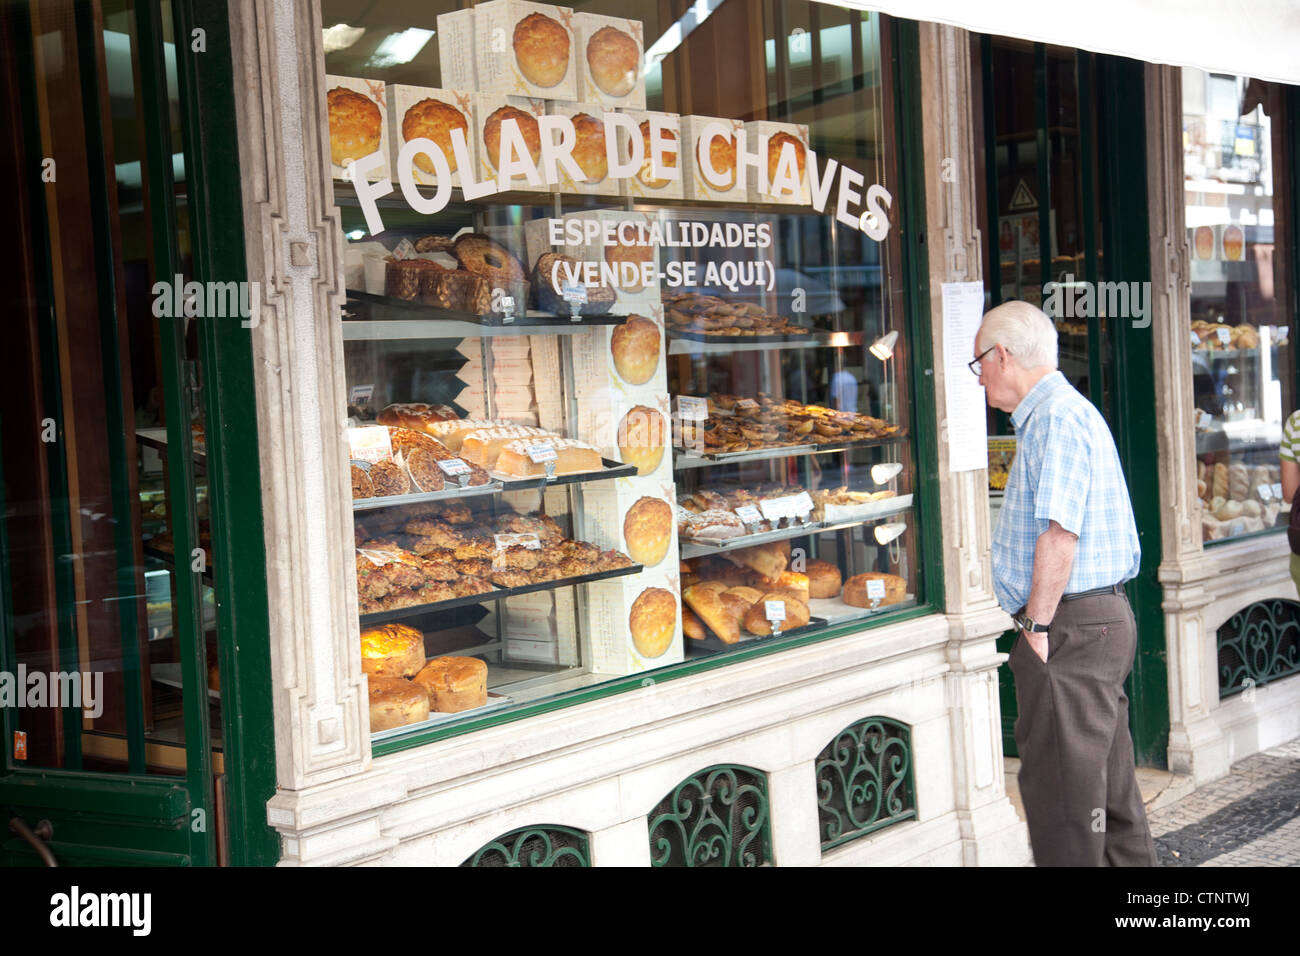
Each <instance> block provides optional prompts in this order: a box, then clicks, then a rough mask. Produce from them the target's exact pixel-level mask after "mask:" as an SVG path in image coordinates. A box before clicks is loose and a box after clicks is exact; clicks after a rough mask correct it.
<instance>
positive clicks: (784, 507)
mask: <svg viewBox="0 0 1300 956" xmlns="http://www.w3.org/2000/svg"><path fill="white" fill-rule="evenodd" d="M790 501H791V499H790V496H786V497H784V498H764V499H763V500H762V501H760V502H759V503H758V507H759V510H760V511H762V512H763V517H764V518H766V519H767V520H768V521H780V520H781V519H782V518H788V517H790V515H792V514H793V513H794V512H793V511H791V510H790Z"/></svg>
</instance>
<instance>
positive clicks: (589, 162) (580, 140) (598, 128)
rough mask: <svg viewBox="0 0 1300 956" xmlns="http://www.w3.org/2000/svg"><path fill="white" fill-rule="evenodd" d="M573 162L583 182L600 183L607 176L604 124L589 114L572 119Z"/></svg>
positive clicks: (607, 158) (577, 115) (575, 116)
mask: <svg viewBox="0 0 1300 956" xmlns="http://www.w3.org/2000/svg"><path fill="white" fill-rule="evenodd" d="M573 130H574V134H575V136H574V141H573V161H574V162H576V163H577V164H578V168H579V169H581V170H582V174H583V175H584V176H586V177H587V178H586V179H585V180H584V182H587V183H598V182H602V181H603V180H604V179H605V177H606V176H608V175H609V154H608V153H607V152H606V151H605V124H604V123H602V122H601V121H600V120H598V119H596V117H594V116H592V115H591V114H590V113H577V114H575V115H574V117H573Z"/></svg>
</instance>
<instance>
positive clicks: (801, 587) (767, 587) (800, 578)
mask: <svg viewBox="0 0 1300 956" xmlns="http://www.w3.org/2000/svg"><path fill="white" fill-rule="evenodd" d="M754 586H755V587H757V588H760V589H761V590H764V591H770V592H773V593H776V594H788V595H790V597H792V598H795V599H796V600H798V601H802V602H803V603H804V604H807V603H808V575H806V574H803V573H801V572H799V571H782V572H781V573H780V574H778V575H775V576H773V577H766V576H764V575H762V574H758V575H756V576H755V578H754Z"/></svg>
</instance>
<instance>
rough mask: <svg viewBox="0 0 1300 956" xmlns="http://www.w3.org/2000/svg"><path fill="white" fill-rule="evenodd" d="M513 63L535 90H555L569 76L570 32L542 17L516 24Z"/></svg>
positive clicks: (538, 14) (544, 16)
mask: <svg viewBox="0 0 1300 956" xmlns="http://www.w3.org/2000/svg"><path fill="white" fill-rule="evenodd" d="M514 50H515V62H516V63H518V64H519V72H520V73H522V74H523V76H524V79H526V80H527V81H528V82H529V83H532V84H533V85H534V86H547V87H549V86H558V85H559V84H560V83H561V82H562V81H563V80H564V77H565V75H566V74H567V73H568V72H569V31H568V30H566V29H564V25H563V24H562V23H560V22H559V21H558V20H554V19H552V18H551V17H548V16H547V15H546V14H544V13H530V14H529V15H528V16H526V17H524V18H523V19H522V20H520V21H519V22H518V23H516V24H515V34H514Z"/></svg>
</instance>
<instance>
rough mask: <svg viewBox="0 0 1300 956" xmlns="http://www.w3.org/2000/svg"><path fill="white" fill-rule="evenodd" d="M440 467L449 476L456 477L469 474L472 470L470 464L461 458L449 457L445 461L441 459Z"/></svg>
mask: <svg viewBox="0 0 1300 956" xmlns="http://www.w3.org/2000/svg"><path fill="white" fill-rule="evenodd" d="M438 467H439V468H441V469H442V472H443V474H445V475H446V476H447V477H449V478H455V477H456V476H457V475H468V474H469V471H470V468H469V465H468V464H467V463H466V462H463V461H461V460H460V459H459V458H448V459H446V460H445V461H440V462H438Z"/></svg>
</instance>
